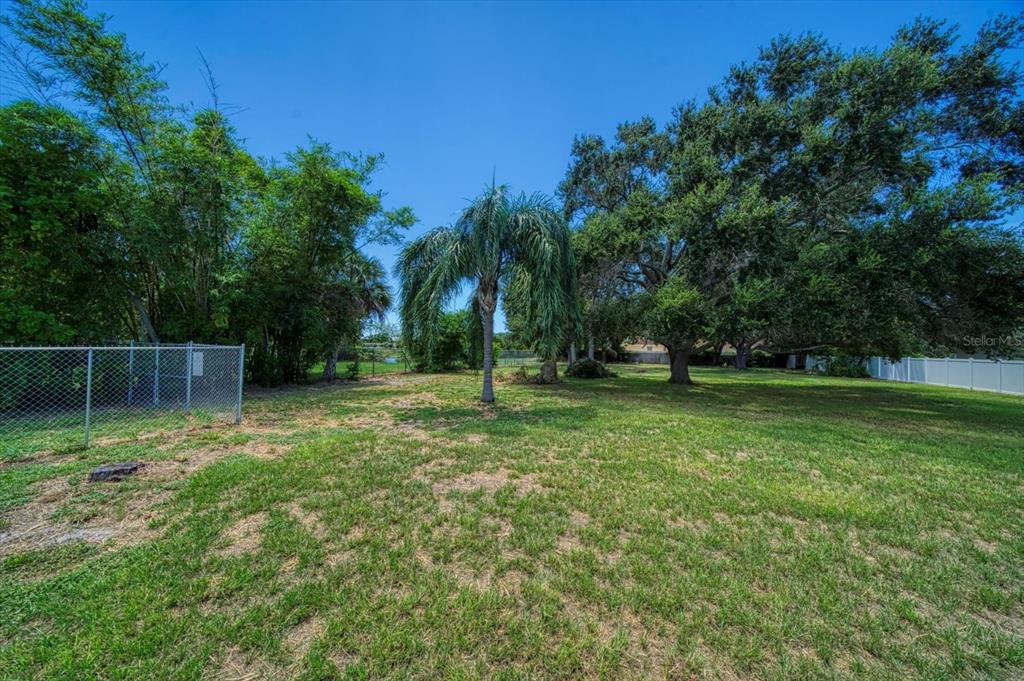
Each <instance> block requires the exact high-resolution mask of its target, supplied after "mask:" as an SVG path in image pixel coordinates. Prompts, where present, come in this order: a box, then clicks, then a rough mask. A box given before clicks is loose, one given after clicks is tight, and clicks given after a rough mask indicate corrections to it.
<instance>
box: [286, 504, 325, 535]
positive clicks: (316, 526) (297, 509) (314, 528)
mask: <svg viewBox="0 0 1024 681" xmlns="http://www.w3.org/2000/svg"><path fill="white" fill-rule="evenodd" d="M288 513H289V514H290V515H291V516H292V517H293V518H295V519H296V520H298V521H299V523H300V524H301V525H302V527H303V528H304V529H305V530H306V531H307V532H309V533H310V534H311V535H313V536H314V537H316V538H317V539H323V538H324V537H325V536H326V535H327V528H325V527H324V525H323V523H321V522H320V518H319V517H318V516H317V515H316V513H313V512H312V511H307V510H306V509H304V508H302V506H301V505H300V504H299V503H298V502H297V501H293V502H292V503H291V504H289V505H288Z"/></svg>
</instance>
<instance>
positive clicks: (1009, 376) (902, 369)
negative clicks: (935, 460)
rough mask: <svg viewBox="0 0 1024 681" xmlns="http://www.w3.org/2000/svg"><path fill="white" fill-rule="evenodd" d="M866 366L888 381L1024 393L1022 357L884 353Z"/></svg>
mask: <svg viewBox="0 0 1024 681" xmlns="http://www.w3.org/2000/svg"><path fill="white" fill-rule="evenodd" d="M819 364H823V361H822V360H821V359H820V358H818V357H811V356H808V357H807V359H806V364H805V365H804V366H805V368H806V369H807V370H808V371H815V370H817V369H818V368H819ZM865 366H866V368H867V370H868V373H869V374H870V375H871V377H872V378H881V379H883V380H886V381H900V382H903V383H925V384H928V385H944V386H949V387H953V388H968V389H970V390H990V391H993V392H1000V393H1009V394H1011V395H1024V361H1020V360H1007V359H1002V360H989V359H971V358H968V359H958V358H955V357H942V358H933V357H904V358H902V359H900V360H899V361H896V362H890V361H889V360H887V359H885V358H884V357H872V358H870V359H868V360H867V362H866V363H865Z"/></svg>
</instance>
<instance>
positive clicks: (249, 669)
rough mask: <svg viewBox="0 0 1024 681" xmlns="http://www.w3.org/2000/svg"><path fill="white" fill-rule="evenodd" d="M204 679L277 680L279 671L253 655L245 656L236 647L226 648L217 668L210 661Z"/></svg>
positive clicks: (214, 662)
mask: <svg viewBox="0 0 1024 681" xmlns="http://www.w3.org/2000/svg"><path fill="white" fill-rule="evenodd" d="M210 662H211V664H210V666H209V668H208V669H207V672H208V673H207V674H204V677H205V678H207V679H210V680H211V681H213V680H214V679H216V680H217V681H256V680H257V679H278V678H281V677H282V673H281V670H280V669H278V668H277V667H275V666H274V665H272V664H270V663H269V662H267V661H266V660H264V659H262V658H260V657H258V656H256V655H255V654H251V653H250V654H246V653H244V652H242V651H241V650H240V649H239V648H238V647H237V646H231V647H230V648H228V650H227V652H226V653H225V655H224V659H223V661H221V664H220V666H219V667H217V666H216V661H215V660H212V659H211V661H210Z"/></svg>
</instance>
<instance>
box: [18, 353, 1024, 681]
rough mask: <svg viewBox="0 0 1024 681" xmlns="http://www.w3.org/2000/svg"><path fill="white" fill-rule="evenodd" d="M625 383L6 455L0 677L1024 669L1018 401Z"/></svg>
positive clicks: (439, 392)
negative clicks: (130, 467)
mask: <svg viewBox="0 0 1024 681" xmlns="http://www.w3.org/2000/svg"><path fill="white" fill-rule="evenodd" d="M620 372H621V375H620V376H619V377H618V378H615V379H608V380H601V381H576V380H572V381H568V382H566V383H563V384H561V385H558V386H533V385H515V384H502V385H499V386H498V388H497V395H498V403H497V405H496V406H494V407H493V408H489V407H484V406H482V405H480V404H479V403H478V401H477V399H478V396H479V376H478V375H474V374H473V373H462V374H450V375H438V376H420V375H412V376H395V377H389V378H385V379H381V380H377V381H367V382H361V383H358V384H355V385H349V386H333V387H327V386H315V387H310V388H303V389H294V390H283V391H269V392H259V393H257V394H254V395H251V396H249V397H248V398H247V401H246V407H245V420H244V422H243V424H242V425H241V426H225V427H217V428H202V429H196V430H193V431H191V432H187V433H180V432H170V433H167V434H163V435H158V436H154V437H152V438H150V439H146V440H137V441H129V442H113V441H111V442H108V443H106V444H102V443H101V446H99V447H96V448H94V449H90V450H88V451H82V452H65V453H37V454H34V455H24V456H20V457H19V458H17V459H9V460H7V461H5V462H3V464H0V495H3V497H4V498H5V499H6V498H11V499H15V500H16V502H12V503H9V504H7V506H8V509H7V512H6V514H5V515H4V518H5V522H6V523H7V526H8V527H7V532H8V534H9V535H11V534H13V533H15V532H17V531H19V528H20V529H21V530H25V527H26V526H27V527H28V528H29V531H28V532H27V534H24V535H21V536H23V537H28V538H29V539H31V538H33V537H38V543H39V544H40V545H39V546H38V547H33V546H31V545H30V544H26V541H24V540H23V541H22V542H21V544H18V543H14V544H10V543H9V544H8V547H7V550H6V555H5V556H4V557H3V558H2V559H0V561H2V562H0V675H3V676H4V677H7V678H181V679H203V678H247V679H255V678H304V679H321V678H353V679H367V678H424V679H426V678H430V679H433V678H456V679H470V678H502V679H519V678H524V679H525V678H680V679H690V678H698V679H700V678H727V679H733V678H766V679H767V678H849V677H858V678H894V679H895V678H913V677H917V678H961V677H968V678H971V677H973V678H1019V677H1021V676H1022V675H1024V477H1022V472H1024V400H1021V399H1020V398H1015V397H1011V396H1005V395H997V394H989V393H980V392H969V391H965V390H954V389H945V388H936V387H928V386H913V385H901V384H893V383H884V382H879V381H870V380H845V379H825V378H820V377H814V376H804V375H800V374H793V373H786V372H779V371H767V370H753V371H749V372H746V373H742V374H740V373H736V372H733V371H729V370H719V369H697V370H695V371H694V372H693V373H694V379H695V380H696V381H698V385H696V386H693V387H679V386H670V385H668V384H667V383H666V382H665V379H666V378H667V374H666V372H665V371H664V370H662V369H656V368H646V369H640V370H637V369H635V368H625V369H621V370H620ZM124 459H139V460H143V461H147V462H149V466H147V468H146V469H144V472H143V473H142V474H140V476H139V477H138V478H137V479H135V480H130V481H125V482H122V483H107V484H99V485H95V484H94V485H90V484H89V483H86V482H84V477H85V475H86V473H87V470H88V468H89V467H90V466H92V465H95V464H96V463H98V462H104V461H112V460H124ZM43 521H45V523H44V522H43ZM38 523H41V524H42V527H43V529H49V530H50V532H49V533H46V532H42V533H41V532H40V530H39V528H35V529H32V525H33V524H38ZM101 529H102V530H103V532H100V531H99V530H101ZM0 531H2V530H0ZM69 531H70V532H71V533H72V534H71V535H70V536H71V537H78V536H85V537H86V538H87V539H88V540H89V541H67V539H68V536H69V535H68V532H69ZM76 531H77V532H78V534H73V533H74V532H76ZM60 532H63V533H64V535H60V534H59V533H60ZM90 532H91V534H90ZM33 533H35V534H33ZM54 533H58V535H57V539H54ZM56 541H60V542H61V543H59V544H55V543H54V542H56ZM11 546H14V547H15V548H16V549H17V550H13V549H12V548H11ZM3 551H4V545H3V544H0V552H3Z"/></svg>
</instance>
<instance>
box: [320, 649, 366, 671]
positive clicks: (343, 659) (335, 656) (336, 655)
mask: <svg viewBox="0 0 1024 681" xmlns="http://www.w3.org/2000/svg"><path fill="white" fill-rule="evenodd" d="M327 659H328V660H330V661H331V662H333V663H334V666H335V667H337V669H338V671H339V672H344V671H345V670H346V669H348V668H349V667H350V666H352V665H354V664H356V663H357V662H358V661H359V658H358V657H357V656H356V655H353V654H352V653H350V652H348V651H346V650H336V651H334V652H332V653H331V654H330V655H328V656H327Z"/></svg>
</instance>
